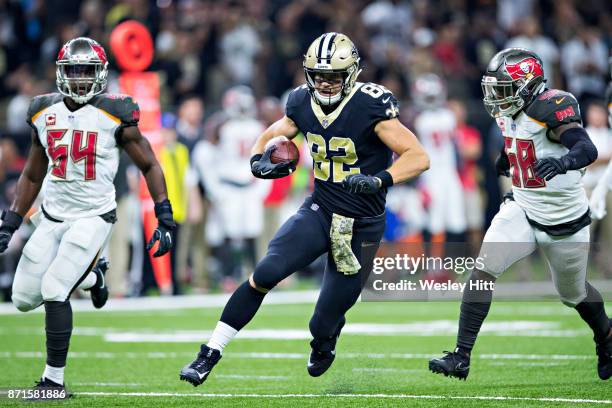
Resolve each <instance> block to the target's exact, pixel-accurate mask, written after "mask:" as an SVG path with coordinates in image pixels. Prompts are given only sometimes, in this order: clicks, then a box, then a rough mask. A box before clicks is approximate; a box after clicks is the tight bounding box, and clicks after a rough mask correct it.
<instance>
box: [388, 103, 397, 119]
mask: <svg viewBox="0 0 612 408" xmlns="http://www.w3.org/2000/svg"><path fill="white" fill-rule="evenodd" d="M389 105H391V106H390V107H389V109H387V110H386V111H385V114H386V115H387V117H389V118H391V119H392V118H396V117H398V116H399V108H398V107H397V105H395V104H394V103H393V102H391V103H390V104H389Z"/></svg>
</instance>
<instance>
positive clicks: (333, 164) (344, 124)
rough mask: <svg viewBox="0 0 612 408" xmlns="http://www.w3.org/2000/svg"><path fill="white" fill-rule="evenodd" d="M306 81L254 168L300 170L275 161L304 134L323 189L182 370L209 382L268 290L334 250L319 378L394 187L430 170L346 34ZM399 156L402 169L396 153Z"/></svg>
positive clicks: (314, 366)
mask: <svg viewBox="0 0 612 408" xmlns="http://www.w3.org/2000/svg"><path fill="white" fill-rule="evenodd" d="M303 67H304V72H305V76H306V84H305V85H302V86H300V87H298V88H296V89H294V90H293V91H292V92H291V94H290V95H289V97H288V100H287V104H286V111H285V112H286V115H285V116H284V117H283V118H282V119H280V120H278V121H277V122H275V123H274V124H272V125H271V126H270V127H269V128H268V129H266V130H265V131H264V132H263V133H262V134H261V136H260V137H259V138H258V140H257V142H256V143H255V145H254V147H253V149H252V153H253V157H252V158H251V171H252V172H253V174H254V175H255V176H256V177H259V178H279V177H285V176H287V175H289V174H290V173H291V172H292V171H293V170H294V167H293V166H292V165H291V164H286V163H278V164H272V162H271V160H270V156H271V154H272V150H273V148H269V149H267V150H265V151H264V147H265V145H266V143H267V142H268V141H269V140H271V139H272V138H274V137H277V136H281V135H282V136H286V137H288V138H290V139H291V138H293V137H295V136H296V135H297V133H298V132H302V133H303V134H304V135H305V136H306V139H307V141H308V145H309V147H310V152H311V155H312V159H313V164H314V177H315V188H314V193H313V194H312V196H311V197H309V198H307V199H306V201H305V202H304V204H303V205H302V207H301V208H300V209H299V210H298V212H297V213H296V214H295V215H293V216H292V217H291V218H290V219H289V220H288V221H287V222H286V223H285V224H284V225H283V226H281V228H280V229H279V230H278V231H277V233H276V235H275V236H274V238H273V239H272V241H271V242H270V244H269V246H268V252H267V254H266V256H265V257H264V258H263V259H262V260H261V261H260V262H259V263H258V264H257V267H256V268H255V272H254V273H253V274H252V275H251V276H250V277H249V279H248V280H247V281H246V282H244V283H243V284H242V285H241V286H240V287H239V288H238V289H237V290H236V291H235V292H234V293H233V295H232V296H231V298H230V299H229V301H228V303H227V304H226V306H225V309H224V310H223V313H222V314H221V319H220V321H219V322H218V323H217V326H216V328H215V330H214V331H213V333H212V336H211V337H210V339H209V341H208V344H202V346H201V348H200V352H199V353H198V355H197V357H196V359H195V360H194V361H193V362H192V363H190V364H188V365H186V366H185V367H184V368H183V369H182V370H181V372H180V378H181V379H182V380H186V381H189V382H190V383H191V384H193V385H194V386H197V385H200V384H202V383H203V382H204V381H205V380H206V378H207V377H208V375H209V374H210V371H211V370H212V369H213V367H214V366H215V364H217V362H218V361H219V359H220V358H221V355H222V353H223V349H224V348H225V347H226V346H227V344H228V343H229V342H230V341H231V340H232V339H233V338H234V336H235V335H236V334H237V333H238V331H240V330H241V329H242V328H243V327H244V326H245V325H246V324H247V323H248V322H249V321H250V320H251V319H252V318H253V316H255V313H256V312H257V310H258V309H259V306H260V305H261V303H262V301H263V299H264V297H265V295H266V293H268V292H269V291H270V290H271V289H273V288H274V287H275V286H276V285H277V284H278V283H279V282H280V281H282V280H283V279H285V278H286V277H288V276H289V275H291V274H292V273H294V272H295V271H297V270H299V269H301V268H303V267H305V266H307V265H309V264H310V263H311V262H313V261H314V260H315V259H317V258H318V257H319V256H320V255H322V254H324V253H328V260H327V265H326V268H325V272H324V275H323V283H322V287H321V292H320V294H319V299H318V301H317V304H316V306H315V310H314V314H313V316H312V318H311V320H310V325H309V326H310V332H311V333H312V336H313V340H312V341H311V342H310V345H311V347H312V352H311V354H310V358H309V360H308V364H307V370H308V373H309V374H310V375H311V376H313V377H318V376H320V375H322V374H323V373H325V371H327V369H328V368H329V367H330V365H331V364H332V362H333V361H334V358H335V355H336V341H337V339H338V336H339V335H340V332H341V330H342V327H343V326H344V324H345V317H344V315H345V313H346V312H347V311H348V310H349V309H350V308H351V307H352V306H353V304H354V303H355V302H356V301H357V298H358V297H359V294H360V292H361V288H362V280H363V276H364V274H367V273H368V272H369V270H370V269H371V265H372V262H373V259H374V255H375V253H376V250H377V248H378V245H379V243H380V240H381V237H382V234H383V231H384V228H385V213H384V212H385V196H386V192H387V189H388V188H389V187H391V186H392V185H393V184H397V183H401V182H404V181H406V180H409V179H412V178H414V177H416V176H418V175H419V174H421V173H422V172H423V171H425V170H427V168H428V167H429V158H428V157H427V154H426V153H425V151H424V149H423V148H422V147H421V145H420V144H419V142H418V141H417V139H416V137H415V136H414V134H412V132H410V131H409V130H408V129H406V128H405V127H404V126H403V125H402V124H401V123H400V121H399V120H398V118H397V116H398V108H397V101H396V100H395V98H394V96H393V95H392V94H391V92H389V90H387V89H385V88H383V87H381V86H379V85H376V84H372V83H360V82H356V80H357V76H358V75H359V72H360V67H359V55H358V53H357V49H356V47H355V45H354V44H353V42H352V41H351V40H350V39H349V38H348V37H347V36H346V35H343V34H340V33H333V32H332V33H326V34H323V35H321V36H320V37H318V38H317V39H316V40H315V41H313V43H312V44H311V45H310V47H309V48H308V51H307V52H306V55H305V56H304V63H303ZM393 153H396V154H397V155H398V156H399V157H398V159H397V160H396V161H395V162H393V163H392V154H393Z"/></svg>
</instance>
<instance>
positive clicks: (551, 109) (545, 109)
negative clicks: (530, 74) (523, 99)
mask: <svg viewBox="0 0 612 408" xmlns="http://www.w3.org/2000/svg"><path fill="white" fill-rule="evenodd" d="M525 113H526V114H527V115H528V116H529V117H531V118H532V119H535V120H537V121H538V122H542V123H545V124H546V126H548V128H550V129H554V128H556V127H558V126H561V125H564V124H567V123H572V122H577V123H580V124H581V123H582V119H581V116H580V107H579V106H578V101H577V100H576V98H575V97H574V95H572V94H571V93H569V92H565V91H560V90H558V89H549V90H546V91H544V92H543V93H542V94H540V95H538V97H537V98H536V99H535V100H534V101H533V102H532V103H531V104H530V105H529V106H528V107H527V109H525Z"/></svg>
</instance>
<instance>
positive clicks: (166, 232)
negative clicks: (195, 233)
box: [147, 199, 176, 258]
mask: <svg viewBox="0 0 612 408" xmlns="http://www.w3.org/2000/svg"><path fill="white" fill-rule="evenodd" d="M155 216H156V217H157V228H156V229H155V231H153V236H152V237H151V240H150V241H149V243H148V244H147V251H148V250H150V249H151V248H153V245H155V242H157V241H159V246H158V247H157V251H155V253H154V254H153V257H155V258H157V257H159V256H162V255H165V254H166V253H167V252H168V251H170V250H171V249H172V247H173V246H174V236H173V235H174V230H175V229H176V223H175V222H174V218H173V217H172V205H170V201H168V200H167V199H166V200H164V201H162V202H161V203H155Z"/></svg>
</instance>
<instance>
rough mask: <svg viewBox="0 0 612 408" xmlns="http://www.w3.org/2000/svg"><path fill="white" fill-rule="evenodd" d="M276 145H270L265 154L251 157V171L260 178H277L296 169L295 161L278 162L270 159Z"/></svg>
mask: <svg viewBox="0 0 612 408" xmlns="http://www.w3.org/2000/svg"><path fill="white" fill-rule="evenodd" d="M274 150H276V146H270V147H269V148H268V149H267V150H266V151H265V152H264V153H263V154H256V155H254V156H253V157H251V173H253V175H254V176H255V177H257V178H260V179H275V178H281V177H285V176H288V175H290V174H291V173H293V172H294V171H295V163H292V162H288V163H277V164H274V163H272V162H271V161H270V156H271V155H272V152H274Z"/></svg>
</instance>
